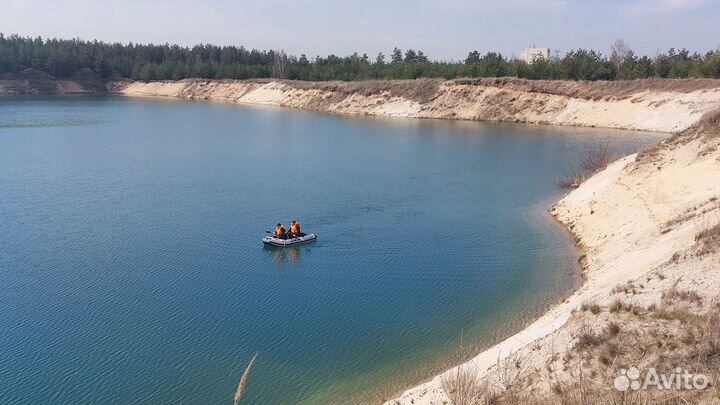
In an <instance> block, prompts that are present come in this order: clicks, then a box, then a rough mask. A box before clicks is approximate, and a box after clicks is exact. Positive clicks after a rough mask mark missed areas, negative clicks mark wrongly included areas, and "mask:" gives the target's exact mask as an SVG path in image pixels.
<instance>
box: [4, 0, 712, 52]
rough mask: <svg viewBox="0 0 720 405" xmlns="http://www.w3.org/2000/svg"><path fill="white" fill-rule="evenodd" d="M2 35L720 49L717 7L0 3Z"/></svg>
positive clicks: (697, 0)
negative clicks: (621, 43)
mask: <svg viewBox="0 0 720 405" xmlns="http://www.w3.org/2000/svg"><path fill="white" fill-rule="evenodd" d="M0 32H3V33H5V34H10V33H18V34H21V35H31V36H37V35H41V36H43V37H62V38H71V37H80V38H82V39H99V40H103V41H110V42H116V41H119V42H142V43H148V42H152V43H165V42H169V43H179V44H181V45H193V44H196V43H214V44H219V45H226V44H234V45H244V46H246V47H248V48H259V49H285V50H286V51H287V52H289V53H291V54H297V55H299V54H301V53H306V54H307V55H308V56H314V55H327V54H330V53H334V54H338V55H347V54H349V53H352V52H353V51H358V52H360V53H363V52H367V53H368V54H369V55H371V56H374V55H376V54H377V53H378V52H379V51H382V52H384V53H385V54H386V55H387V54H389V53H390V51H391V50H392V48H393V47H394V46H397V47H399V48H401V49H407V48H413V49H421V50H423V51H424V52H425V53H426V54H427V55H429V56H430V57H431V58H434V59H464V58H465V56H466V55H467V53H468V51H469V50H473V49H477V50H479V51H481V52H486V51H489V50H496V51H500V52H502V53H503V54H506V55H512V54H515V55H518V54H519V53H520V51H521V50H522V49H524V48H525V47H526V46H527V45H528V44H529V43H535V44H537V46H543V47H549V48H551V49H553V50H555V49H559V50H561V51H562V52H563V53H564V52H567V51H569V50H570V49H573V48H580V47H584V48H593V49H597V50H600V51H602V52H603V53H607V52H608V50H609V47H610V44H611V43H612V42H613V41H614V40H615V39H617V38H623V39H624V40H625V41H626V42H627V43H629V44H630V46H631V47H632V48H633V49H634V50H635V51H636V53H640V54H649V55H654V54H655V53H656V51H657V50H658V49H660V50H663V51H665V50H667V49H668V48H670V47H676V48H681V47H687V48H689V49H691V50H700V51H707V50H710V49H715V48H718V47H720V1H718V0H627V1H620V0H499V1H490V0H474V1H473V0H358V1H333V0H295V1H291V0H275V1H272V0H264V1H263V0H235V1H231V0H205V1H189V0H172V1H171V0H154V1H153V0H104V1H90V0H77V1H69V0H0Z"/></svg>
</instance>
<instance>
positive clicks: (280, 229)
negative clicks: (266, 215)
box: [275, 224, 287, 239]
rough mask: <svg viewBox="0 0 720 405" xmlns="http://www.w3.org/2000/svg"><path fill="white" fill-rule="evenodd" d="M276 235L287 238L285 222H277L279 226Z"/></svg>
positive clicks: (276, 228)
mask: <svg viewBox="0 0 720 405" xmlns="http://www.w3.org/2000/svg"><path fill="white" fill-rule="evenodd" d="M275 237H276V238H280V239H286V238H287V231H286V230H285V226H284V225H283V224H277V227H275Z"/></svg>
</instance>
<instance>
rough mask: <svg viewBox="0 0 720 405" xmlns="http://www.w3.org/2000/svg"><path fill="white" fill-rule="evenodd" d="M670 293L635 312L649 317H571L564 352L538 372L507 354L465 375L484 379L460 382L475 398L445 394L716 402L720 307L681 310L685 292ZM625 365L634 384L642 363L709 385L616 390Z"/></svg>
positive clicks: (556, 400)
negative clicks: (633, 372) (572, 330)
mask: <svg viewBox="0 0 720 405" xmlns="http://www.w3.org/2000/svg"><path fill="white" fill-rule="evenodd" d="M675 287H676V286H675ZM670 295H672V296H673V297H674V300H673V301H667V300H665V303H664V304H663V305H662V306H661V307H658V306H652V307H648V308H645V309H643V311H647V312H648V313H651V314H652V316H649V317H642V318H638V317H634V316H632V315H631V314H630V313H628V312H625V311H617V312H615V313H612V314H610V315H603V316H600V317H593V318H592V324H590V323H588V322H587V317H588V314H587V313H585V314H584V313H582V312H577V313H576V314H575V315H573V317H574V322H575V324H576V325H577V332H576V334H575V335H574V340H573V344H572V346H571V347H570V348H568V349H567V351H566V352H565V354H564V355H563V354H561V353H554V352H553V355H551V356H549V357H548V358H547V364H545V365H544V366H543V367H542V368H541V369H535V368H532V367H529V366H528V365H527V364H524V363H523V362H521V361H520V358H519V357H514V358H512V359H508V360H506V361H505V362H503V364H502V365H500V364H498V366H497V369H496V370H495V371H493V372H492V373H490V374H489V375H487V376H485V377H482V376H476V377H475V379H474V380H473V381H485V382H480V383H477V382H475V383H468V384H466V386H469V387H471V388H472V389H471V390H470V391H474V393H475V394H474V395H473V396H466V397H468V398H469V397H474V398H475V402H472V401H470V402H456V399H455V398H454V397H452V396H451V397H450V398H451V400H452V401H453V403H455V404H470V403H472V404H487V403H493V404H498V405H499V404H547V405H550V404H567V405H575V404H638V405H647V404H661V403H662V404H697V403H718V399H720V396H719V395H720V387H718V386H717V384H718V383H720V309H719V308H718V306H716V305H715V306H713V305H710V306H709V307H707V308H705V309H703V308H700V307H697V308H696V310H695V311H689V310H688V307H687V304H686V303H685V302H684V301H683V298H682V297H683V296H687V297H690V296H692V295H693V294H692V293H688V294H687V295H685V294H683V293H682V291H681V290H678V289H677V288H675V290H668V291H666V293H665V296H666V297H667V296H670ZM587 307H588V308H589V304H588V305H587ZM588 310H589V309H588ZM703 310H705V311H706V312H702V311H703ZM570 322H573V320H571V321H570ZM630 367H637V368H638V369H640V370H641V372H642V375H641V380H640V381H641V382H642V380H643V378H644V374H645V372H646V371H647V370H648V369H650V368H655V369H656V370H657V372H658V373H659V374H664V375H673V374H674V373H675V370H676V369H677V368H678V367H679V368H682V369H683V370H688V372H690V373H694V374H698V373H702V374H704V375H706V376H707V377H708V378H709V380H710V381H711V386H710V387H708V388H707V389H705V390H687V389H682V388H679V387H678V386H673V387H671V388H670V389H663V390H658V389H647V390H638V391H633V390H628V391H626V392H620V391H618V390H616V389H615V388H614V385H613V381H614V379H615V377H616V376H618V375H620V374H619V372H620V370H622V369H625V370H627V369H628V368H630ZM457 376H458V377H457V379H458V380H462V379H463V378H464V376H463V375H462V374H459V375H457ZM483 378H485V380H483ZM487 381H491V383H490V384H488V383H487ZM493 382H494V384H493ZM473 384H474V385H473ZM446 392H447V390H446ZM479 393H482V394H479Z"/></svg>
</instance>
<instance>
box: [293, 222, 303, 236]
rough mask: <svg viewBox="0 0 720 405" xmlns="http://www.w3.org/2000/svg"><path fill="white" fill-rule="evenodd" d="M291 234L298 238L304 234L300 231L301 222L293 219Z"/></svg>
mask: <svg viewBox="0 0 720 405" xmlns="http://www.w3.org/2000/svg"><path fill="white" fill-rule="evenodd" d="M290 235H292V236H294V237H296V238H297V237H300V236H303V233H302V232H300V222H298V221H292V225H290Z"/></svg>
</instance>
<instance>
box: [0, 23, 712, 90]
mask: <svg viewBox="0 0 720 405" xmlns="http://www.w3.org/2000/svg"><path fill="white" fill-rule="evenodd" d="M27 68H32V69H36V70H39V71H43V72H46V73H48V74H51V75H53V76H55V77H57V78H70V77H73V76H74V75H75V74H77V72H78V71H80V70H82V69H90V70H92V71H93V72H95V73H96V74H97V75H98V76H99V77H100V78H101V79H111V78H119V77H124V78H130V79H134V80H143V81H148V80H179V79H185V78H205V79H251V78H271V77H274V78H282V79H294V80H310V81H327V80H343V81H352V80H366V79H417V78H445V79H454V78H458V77H502V76H512V77H520V78H526V79H565V80H630V79H642V78H650V77H662V78H691V77H692V78H720V51H719V50H713V51H708V52H706V53H702V54H701V53H698V52H693V53H691V52H690V51H688V50H687V49H679V50H678V49H674V48H672V49H670V50H668V51H667V52H664V53H658V54H657V55H655V56H653V57H649V56H637V55H635V53H634V52H633V51H632V49H630V47H629V46H627V44H625V43H624V42H623V41H621V40H618V41H616V42H615V43H614V44H613V46H612V48H611V52H610V54H609V55H607V56H606V55H603V54H602V53H600V52H597V51H595V50H590V49H577V50H572V51H570V52H567V53H566V54H565V55H563V56H560V55H556V56H554V57H551V58H550V59H542V58H540V59H536V60H534V61H533V63H526V62H524V61H522V60H519V59H516V58H509V57H506V56H503V55H502V54H500V53H497V52H487V53H484V54H483V53H481V52H478V51H472V52H469V53H468V56H467V58H465V60H462V61H439V60H431V59H429V58H428V56H427V55H425V53H424V52H422V51H420V50H413V49H407V50H405V51H403V50H401V49H399V48H395V49H393V50H392V52H391V53H390V54H389V55H388V56H386V55H385V54H383V53H380V54H378V55H377V56H376V57H374V58H370V57H369V56H368V55H367V54H362V55H360V54H358V53H354V54H352V55H349V56H336V55H328V56H326V57H322V56H315V57H313V58H309V57H308V56H307V55H304V54H303V55H300V56H293V55H287V54H285V52H283V51H273V50H257V49H247V48H245V47H242V46H239V47H238V46H216V45H209V44H207V45H206V44H201V45H195V46H193V47H181V46H178V45H169V44H165V45H153V44H133V43H129V44H120V43H106V42H100V41H83V40H80V39H67V40H66V39H56V38H53V39H43V38H41V37H37V38H31V37H22V36H19V35H10V36H5V35H3V34H0V74H3V73H19V72H22V71H23V70H24V69H27Z"/></svg>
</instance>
